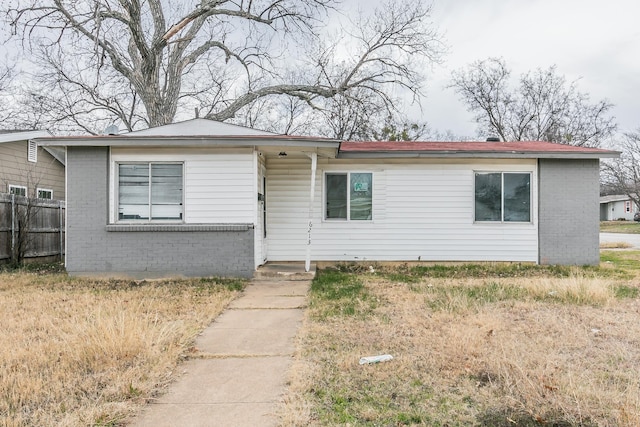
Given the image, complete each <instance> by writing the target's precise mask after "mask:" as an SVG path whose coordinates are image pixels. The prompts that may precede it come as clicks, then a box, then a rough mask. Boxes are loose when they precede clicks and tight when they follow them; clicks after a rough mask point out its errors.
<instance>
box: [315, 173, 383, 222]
mask: <svg viewBox="0 0 640 427" xmlns="http://www.w3.org/2000/svg"><path fill="white" fill-rule="evenodd" d="M324 183H325V185H324V188H325V206H324V207H325V209H324V212H325V215H324V218H325V219H342V220H347V221H349V220H350V221H366V220H371V217H372V213H373V202H372V200H373V197H372V196H373V174H372V173H371V172H327V173H326V174H325V181H324Z"/></svg>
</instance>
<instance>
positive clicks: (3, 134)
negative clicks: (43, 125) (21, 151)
mask: <svg viewBox="0 0 640 427" xmlns="http://www.w3.org/2000/svg"><path fill="white" fill-rule="evenodd" d="M50 136H51V132H49V131H46V130H0V144H2V143H5V142H19V141H30V140H34V139H37V138H46V137H50ZM42 148H44V149H45V150H47V152H49V154H51V155H52V156H53V157H54V158H55V159H56V160H57V161H59V162H60V163H62V164H63V165H64V164H65V163H66V159H65V152H64V148H56V147H42Z"/></svg>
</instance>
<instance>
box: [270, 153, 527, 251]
mask: <svg viewBox="0 0 640 427" xmlns="http://www.w3.org/2000/svg"><path fill="white" fill-rule="evenodd" d="M326 171H345V172H347V171H349V172H372V173H373V220H372V221H351V222H346V221H325V220H323V218H322V215H323V203H324V194H323V193H324V172H326ZM474 171H522V172H532V178H531V185H532V209H531V211H532V222H531V223H527V224H519V223H504V224H500V223H474V221H473V209H474V193H473V192H474V189H473V188H474ZM267 176H268V178H267V187H268V188H267V193H268V197H269V202H268V220H267V231H268V236H269V237H268V240H269V249H268V259H269V260H272V261H284V260H303V259H304V255H305V251H306V245H307V218H308V206H309V179H310V161H309V160H308V159H306V158H291V157H289V158H286V159H272V158H269V159H268V161H267ZM536 183H537V175H536V161H535V160H490V161H483V160H458V161H456V160H451V161H443V160H437V161H434V160H427V159H425V160H422V161H418V162H416V160H415V159H412V160H410V161H402V160H397V161H391V160H389V161H385V162H381V161H365V160H362V161H350V160H343V159H339V160H336V159H318V172H317V177H316V189H317V190H316V195H315V203H314V220H313V227H312V233H311V236H312V243H311V244H312V248H311V254H312V255H311V258H312V259H313V260H318V261H321V260H325V261H336V260H338V261H350V260H379V261H410V260H433V261H533V262H536V261H537V259H538V229H537V202H536V200H537V185H536Z"/></svg>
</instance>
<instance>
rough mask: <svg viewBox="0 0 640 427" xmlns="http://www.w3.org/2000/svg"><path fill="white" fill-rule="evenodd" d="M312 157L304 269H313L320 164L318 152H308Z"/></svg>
mask: <svg viewBox="0 0 640 427" xmlns="http://www.w3.org/2000/svg"><path fill="white" fill-rule="evenodd" d="M307 156H309V157H310V158H311V191H310V194H309V224H308V225H307V256H306V258H305V261H304V271H309V270H310V269H311V228H312V227H313V198H314V196H315V193H316V168H317V165H318V154H317V153H307Z"/></svg>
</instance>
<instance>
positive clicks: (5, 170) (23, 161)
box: [0, 130, 65, 200]
mask: <svg viewBox="0 0 640 427" xmlns="http://www.w3.org/2000/svg"><path fill="white" fill-rule="evenodd" d="M48 136H51V134H50V133H49V132H46V131H6V130H0V193H9V194H17V195H20V196H28V197H38V198H41V199H53V200H64V199H65V182H64V162H65V160H64V149H63V148H55V147H47V148H43V147H38V145H37V143H36V142H35V141H34V139H35V138H43V137H48Z"/></svg>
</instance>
